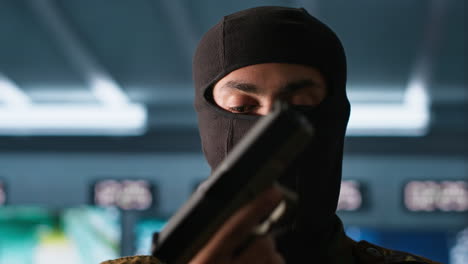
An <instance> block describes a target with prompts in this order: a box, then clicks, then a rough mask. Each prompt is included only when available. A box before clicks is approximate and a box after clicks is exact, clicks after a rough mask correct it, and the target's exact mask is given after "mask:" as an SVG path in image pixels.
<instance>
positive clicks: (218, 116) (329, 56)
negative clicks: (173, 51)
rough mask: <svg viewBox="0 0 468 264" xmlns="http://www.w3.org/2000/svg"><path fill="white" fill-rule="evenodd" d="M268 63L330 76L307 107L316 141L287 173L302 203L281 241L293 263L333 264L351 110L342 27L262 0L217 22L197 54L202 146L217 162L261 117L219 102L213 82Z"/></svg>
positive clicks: (214, 163)
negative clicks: (319, 96) (322, 94)
mask: <svg viewBox="0 0 468 264" xmlns="http://www.w3.org/2000/svg"><path fill="white" fill-rule="evenodd" d="M261 63H290V64H301V65H307V66H311V67H314V68H315V69H317V70H318V71H319V72H320V73H321V74H322V75H323V76H324V78H325V80H326V84H327V96H326V98H325V99H324V101H322V102H321V103H320V104H319V105H318V106H316V107H312V106H310V107H301V109H302V110H301V111H303V113H305V114H306V116H307V117H308V119H309V120H310V121H311V122H312V123H313V124H314V126H315V128H316V140H315V141H314V142H313V143H312V144H311V145H310V146H308V147H307V149H306V151H305V152H304V153H303V155H301V158H299V159H298V160H297V161H296V162H295V163H294V165H293V166H292V168H291V170H290V171H289V172H288V173H287V175H284V176H282V177H281V179H280V182H281V183H283V184H284V185H286V186H287V187H289V188H291V189H292V190H294V191H296V192H297V193H298V195H299V204H298V209H297V213H296V216H295V222H294V224H293V225H292V226H291V228H290V229H289V231H288V232H286V234H284V235H283V236H281V237H279V238H278V240H277V242H278V247H279V250H280V251H281V253H282V254H283V256H285V258H286V261H287V263H303V261H304V260H307V258H309V259H310V260H312V259H314V260H315V261H318V262H316V263H327V261H326V259H327V255H329V253H327V250H328V246H327V243H329V241H330V239H331V236H332V234H333V232H334V231H336V230H334V229H335V228H336V216H335V211H336V206H337V203H338V195H339V190H340V182H341V163H342V157H343V141H344V135H345V130H346V125H347V122H348V117H349V111H350V107H349V102H348V99H347V97H346V91H345V87H346V58H345V54H344V50H343V47H342V45H341V43H340V40H339V39H338V37H337V36H336V35H335V33H334V32H333V31H332V30H331V29H330V28H328V27H327V26H326V25H325V24H323V23H321V22H320V21H318V20H317V19H316V18H314V17H312V16H311V15H309V14H308V13H307V11H306V10H304V9H296V8H287V7H276V6H275V7H274V6H266V7H256V8H251V9H247V10H243V11H240V12H237V13H234V14H231V15H228V16H225V17H224V18H223V19H222V20H221V21H220V22H219V23H217V24H216V25H215V26H214V27H212V28H211V29H210V30H209V31H208V32H207V33H206V34H205V35H204V36H203V38H202V40H201V41H200V43H199V45H198V48H197V50H196V53H195V56H194V61H193V79H194V83H195V108H196V111H197V113H198V122H199V129H200V136H201V140H202V146H203V151H204V154H205V156H206V158H207V160H208V163H209V164H210V166H211V168H212V169H214V168H216V167H217V166H218V165H219V164H220V162H221V161H222V160H223V159H224V158H225V157H226V155H227V153H228V152H229V151H230V150H231V149H232V147H233V146H234V145H235V144H236V143H237V142H239V140H240V139H241V138H242V137H243V136H244V135H245V134H246V132H247V131H248V130H249V129H250V128H251V127H252V126H253V125H254V123H255V121H256V120H257V119H258V117H257V116H251V115H244V114H234V113H230V112H228V111H226V110H223V109H221V108H220V107H218V106H217V105H216V104H215V103H214V102H213V99H212V88H213V86H214V84H216V82H217V81H219V80H220V79H222V78H223V77H224V76H226V75H227V74H229V73H230V72H232V71H234V70H236V69H239V68H242V67H244V66H248V65H254V64H261ZM304 258H306V259H304ZM320 261H322V262H320Z"/></svg>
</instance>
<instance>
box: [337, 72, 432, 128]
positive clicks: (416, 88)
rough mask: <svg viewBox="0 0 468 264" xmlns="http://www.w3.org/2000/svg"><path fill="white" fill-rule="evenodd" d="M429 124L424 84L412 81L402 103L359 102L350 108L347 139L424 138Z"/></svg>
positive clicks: (427, 102)
mask: <svg viewBox="0 0 468 264" xmlns="http://www.w3.org/2000/svg"><path fill="white" fill-rule="evenodd" d="M429 122H430V110H429V96H428V94H427V92H426V89H425V86H424V85H423V82H421V81H418V80H414V81H412V82H410V84H409V85H408V88H407V90H406V91H405V94H404V97H403V101H402V102H401V103H369V104H366V103H359V104H353V105H352V107H351V116H350V120H349V124H348V130H347V133H346V135H348V136H423V135H425V134H426V133H427V130H428V126H429Z"/></svg>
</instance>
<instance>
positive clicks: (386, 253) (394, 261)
mask: <svg viewBox="0 0 468 264" xmlns="http://www.w3.org/2000/svg"><path fill="white" fill-rule="evenodd" d="M342 242H343V245H344V246H345V248H344V249H345V250H344V251H343V252H337V253H340V254H337V255H340V257H341V259H342V260H344V262H343V264H440V263H438V262H434V261H431V260H428V259H426V258H423V257H420V256H416V255H413V254H409V253H405V252H401V251H396V250H390V249H386V248H383V247H379V246H377V245H374V244H371V243H369V242H367V241H360V242H356V241H354V240H352V239H350V238H348V237H347V236H343V237H342ZM341 253H343V254H341ZM330 262H331V263H335V262H336V261H334V260H331V261H330ZM101 264H164V263H162V262H161V261H159V260H158V259H157V258H155V257H152V256H133V257H124V258H119V259H116V260H109V261H105V262H102V263H101Z"/></svg>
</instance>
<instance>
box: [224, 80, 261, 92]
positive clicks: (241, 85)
mask: <svg viewBox="0 0 468 264" xmlns="http://www.w3.org/2000/svg"><path fill="white" fill-rule="evenodd" d="M223 87H227V88H233V89H237V90H240V91H243V92H246V93H252V94H261V91H260V89H258V87H257V86H256V85H255V84H251V83H245V82H240V81H229V82H227V83H225V84H224V85H223Z"/></svg>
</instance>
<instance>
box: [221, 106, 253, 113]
mask: <svg viewBox="0 0 468 264" xmlns="http://www.w3.org/2000/svg"><path fill="white" fill-rule="evenodd" d="M255 107H256V106H255V105H240V106H233V107H229V108H228V109H229V111H231V112H233V113H238V114H248V113H249V112H251V111H252V110H253V109H255Z"/></svg>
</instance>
